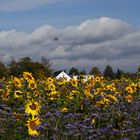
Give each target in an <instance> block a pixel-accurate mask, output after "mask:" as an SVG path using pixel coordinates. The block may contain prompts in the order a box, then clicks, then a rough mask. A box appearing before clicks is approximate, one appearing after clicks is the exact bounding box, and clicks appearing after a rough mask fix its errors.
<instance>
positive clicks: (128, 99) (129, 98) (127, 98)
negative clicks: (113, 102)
mask: <svg viewBox="0 0 140 140" xmlns="http://www.w3.org/2000/svg"><path fill="white" fill-rule="evenodd" d="M125 99H126V100H127V101H128V102H129V103H131V102H132V101H133V97H132V96H131V95H127V96H126V97H125Z"/></svg>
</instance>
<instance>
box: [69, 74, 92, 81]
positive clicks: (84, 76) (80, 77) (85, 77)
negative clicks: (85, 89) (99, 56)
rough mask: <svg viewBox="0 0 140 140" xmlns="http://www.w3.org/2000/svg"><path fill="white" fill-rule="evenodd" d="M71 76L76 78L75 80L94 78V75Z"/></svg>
mask: <svg viewBox="0 0 140 140" xmlns="http://www.w3.org/2000/svg"><path fill="white" fill-rule="evenodd" d="M71 77H72V79H75V80H77V79H83V80H84V81H88V80H90V79H92V78H94V75H72V76H71Z"/></svg>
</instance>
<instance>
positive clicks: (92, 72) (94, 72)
mask: <svg viewBox="0 0 140 140" xmlns="http://www.w3.org/2000/svg"><path fill="white" fill-rule="evenodd" d="M89 74H92V75H94V76H101V75H102V73H101V71H100V70H99V68H98V67H93V68H92V69H91V70H90V72H89Z"/></svg>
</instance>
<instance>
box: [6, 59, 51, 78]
mask: <svg viewBox="0 0 140 140" xmlns="http://www.w3.org/2000/svg"><path fill="white" fill-rule="evenodd" d="M48 65H49V64H48ZM47 68H48V69H49V70H50V67H47V65H43V64H42V63H40V62H33V61H32V60H31V58H30V57H24V58H21V59H19V61H18V62H16V61H15V60H12V61H11V62H10V63H9V65H8V70H9V75H13V76H20V75H22V74H23V72H25V71H27V72H30V73H32V74H33V76H34V78H36V79H37V78H41V79H42V78H44V77H47V76H50V75H51V72H50V71H49V72H48V71H47V70H46V69H47Z"/></svg>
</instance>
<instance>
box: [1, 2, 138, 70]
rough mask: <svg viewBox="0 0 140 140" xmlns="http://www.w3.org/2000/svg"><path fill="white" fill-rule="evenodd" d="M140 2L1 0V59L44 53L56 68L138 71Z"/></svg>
mask: <svg viewBox="0 0 140 140" xmlns="http://www.w3.org/2000/svg"><path fill="white" fill-rule="evenodd" d="M139 7H140V0H0V60H1V61H4V62H8V61H9V60H10V59H11V57H12V58H15V59H19V58H21V57H26V56H30V57H31V58H32V59H33V60H39V59H40V58H41V56H46V57H47V58H49V59H51V61H52V66H53V69H55V70H60V69H68V68H70V67H72V66H74V67H77V68H79V69H83V68H85V67H86V69H88V70H89V69H90V68H91V67H93V66H98V67H99V68H100V69H101V70H103V69H104V68H105V66H106V65H111V66H112V67H113V69H114V70H117V69H118V68H120V69H122V70H125V71H136V70H137V66H138V65H140V62H139V60H140V55H139V54H140V18H139V13H140V8H139ZM56 37H57V38H58V40H57V41H55V39H54V38H56Z"/></svg>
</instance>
